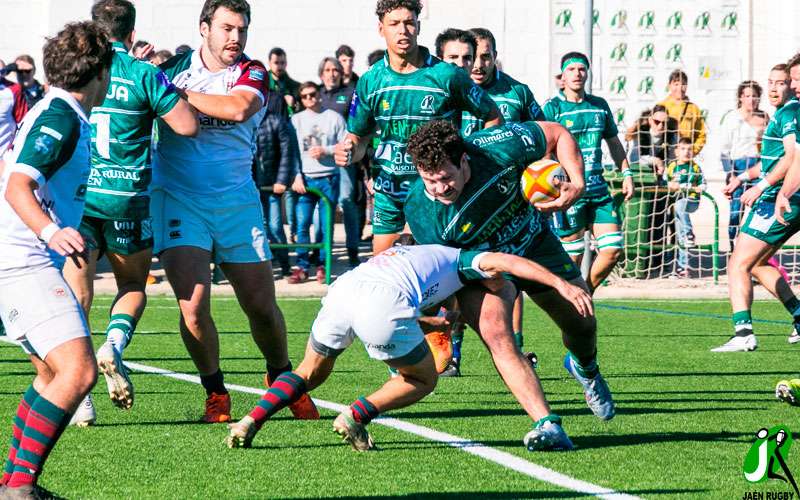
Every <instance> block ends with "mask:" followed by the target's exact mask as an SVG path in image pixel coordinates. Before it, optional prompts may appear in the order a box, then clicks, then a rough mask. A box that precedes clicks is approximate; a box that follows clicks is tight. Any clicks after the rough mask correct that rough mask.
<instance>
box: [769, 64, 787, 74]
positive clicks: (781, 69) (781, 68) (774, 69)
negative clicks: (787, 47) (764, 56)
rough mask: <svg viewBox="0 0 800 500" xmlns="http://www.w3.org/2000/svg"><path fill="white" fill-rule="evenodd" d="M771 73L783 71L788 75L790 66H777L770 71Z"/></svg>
mask: <svg viewBox="0 0 800 500" xmlns="http://www.w3.org/2000/svg"><path fill="white" fill-rule="evenodd" d="M770 71H783V72H784V73H786V74H787V75H788V74H789V66H788V65H786V64H783V63H781V64H776V65H775V66H773V67H772V69H770Z"/></svg>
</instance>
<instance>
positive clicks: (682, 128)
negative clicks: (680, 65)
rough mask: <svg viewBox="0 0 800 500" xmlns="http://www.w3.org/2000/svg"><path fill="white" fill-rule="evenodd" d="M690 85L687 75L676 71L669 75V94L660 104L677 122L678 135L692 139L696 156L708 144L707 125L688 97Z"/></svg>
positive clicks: (698, 109)
mask: <svg viewBox="0 0 800 500" xmlns="http://www.w3.org/2000/svg"><path fill="white" fill-rule="evenodd" d="M688 84H689V77H687V76H686V73H684V72H683V71H681V70H679V69H676V70H675V71H673V72H672V73H670V74H669V94H668V95H667V97H666V98H664V100H662V101H661V102H659V103H658V104H661V105H662V106H664V107H665V108H667V113H668V114H669V116H671V117H672V118H674V119H675V120H677V122H678V135H680V136H681V137H688V138H689V139H691V141H692V152H693V153H694V155H695V156H696V155H697V154H698V153H699V152H700V151H701V150H702V149H703V146H705V144H706V124H705V121H704V120H703V114H702V112H701V111H700V108H698V107H697V105H696V104H694V103H693V102H691V101H690V100H689V97H688V96H687V95H686V87H687V86H688Z"/></svg>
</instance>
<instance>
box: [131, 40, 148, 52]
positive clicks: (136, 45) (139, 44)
mask: <svg viewBox="0 0 800 500" xmlns="http://www.w3.org/2000/svg"><path fill="white" fill-rule="evenodd" d="M145 45H150V42H148V41H147V40H136V41H135V42H133V47H131V50H136V49H140V48H142V47H144V46H145Z"/></svg>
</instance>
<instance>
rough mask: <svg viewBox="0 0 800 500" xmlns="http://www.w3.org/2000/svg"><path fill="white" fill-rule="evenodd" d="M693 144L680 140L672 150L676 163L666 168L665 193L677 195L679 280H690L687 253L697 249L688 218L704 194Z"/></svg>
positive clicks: (690, 221)
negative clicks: (666, 190) (667, 191)
mask: <svg viewBox="0 0 800 500" xmlns="http://www.w3.org/2000/svg"><path fill="white" fill-rule="evenodd" d="M692 146H693V144H692V140H691V139H689V138H688V137H681V138H680V140H678V146H677V147H676V148H675V155H676V160H675V161H673V162H671V163H670V164H669V165H668V166H667V171H666V178H667V189H669V190H670V191H671V192H673V193H675V194H676V198H675V228H676V232H677V243H678V269H677V274H678V277H681V278H687V277H688V276H689V252H688V250H687V249H689V248H693V247H694V246H696V244H695V238H694V229H693V227H692V219H691V218H690V216H689V214H691V213H694V212H696V211H697V208H698V207H699V206H700V195H701V194H702V192H703V191H705V187H706V181H705V178H704V177H703V171H702V170H701V169H700V167H699V166H698V165H697V163H695V162H694V159H693V157H694V154H693V153H692Z"/></svg>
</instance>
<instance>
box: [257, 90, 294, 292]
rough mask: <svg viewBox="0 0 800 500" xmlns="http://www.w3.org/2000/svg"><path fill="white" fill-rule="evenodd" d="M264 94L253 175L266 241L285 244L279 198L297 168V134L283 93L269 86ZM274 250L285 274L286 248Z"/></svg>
mask: <svg viewBox="0 0 800 500" xmlns="http://www.w3.org/2000/svg"><path fill="white" fill-rule="evenodd" d="M265 97H266V104H265V108H266V110H267V112H266V114H265V115H264V119H263V120H262V121H261V124H260V125H259V127H258V132H257V133H256V154H255V157H254V159H253V178H254V179H255V181H256V186H258V188H259V191H260V193H261V204H262V205H263V206H264V221H265V223H266V226H267V238H268V239H269V242H270V243H282V244H286V232H285V231H284V229H283V216H282V213H281V201H282V199H283V194H284V193H285V192H286V186H288V185H289V182H290V181H291V179H293V178H294V176H295V174H296V173H297V172H298V170H299V161H300V159H299V150H298V146H297V136H296V134H295V131H294V128H293V127H292V125H291V123H290V122H289V114H288V110H287V105H286V101H284V99H283V96H282V95H281V94H280V93H279V92H277V91H274V90H270V91H268V92H267V95H266V96H265ZM263 188H270V189H269V190H264V189H263ZM274 254H275V258H276V259H277V260H278V263H279V264H280V266H281V275H282V276H288V275H289V274H290V272H291V269H290V267H289V251H288V250H287V249H285V248H276V249H275V252H274Z"/></svg>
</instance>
